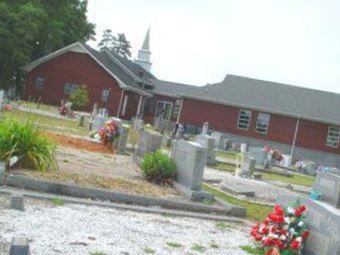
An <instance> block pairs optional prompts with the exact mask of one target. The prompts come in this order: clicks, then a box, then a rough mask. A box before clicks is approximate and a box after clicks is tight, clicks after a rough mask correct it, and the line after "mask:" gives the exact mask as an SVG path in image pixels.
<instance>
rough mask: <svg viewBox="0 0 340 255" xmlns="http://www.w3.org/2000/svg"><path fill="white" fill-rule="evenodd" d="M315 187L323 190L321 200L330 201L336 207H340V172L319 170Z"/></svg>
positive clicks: (319, 190) (320, 190)
mask: <svg viewBox="0 0 340 255" xmlns="http://www.w3.org/2000/svg"><path fill="white" fill-rule="evenodd" d="M313 189H314V190H316V191H318V192H321V200H324V201H326V202H328V203H330V204H331V205H333V206H334V207H337V208H339V207H340V173H337V172H335V171H330V172H327V173H322V172H319V173H318V174H317V176H316V179H315V183H314V186H313Z"/></svg>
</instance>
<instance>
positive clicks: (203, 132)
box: [201, 122, 209, 135]
mask: <svg viewBox="0 0 340 255" xmlns="http://www.w3.org/2000/svg"><path fill="white" fill-rule="evenodd" d="M208 130H209V122H204V123H203V127H202V132H201V135H207V134H208Z"/></svg>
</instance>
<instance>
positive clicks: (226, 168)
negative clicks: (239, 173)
mask: <svg viewBox="0 0 340 255" xmlns="http://www.w3.org/2000/svg"><path fill="white" fill-rule="evenodd" d="M212 168H214V169H217V170H221V171H225V172H229V173H231V174H233V173H235V165H232V164H227V163H223V162H218V163H216V164H215V165H214V166H213V167H212Z"/></svg>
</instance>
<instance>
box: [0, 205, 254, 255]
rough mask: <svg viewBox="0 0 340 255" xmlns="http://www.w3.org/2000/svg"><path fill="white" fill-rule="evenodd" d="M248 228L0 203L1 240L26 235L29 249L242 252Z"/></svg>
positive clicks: (83, 253) (39, 254)
mask: <svg viewBox="0 0 340 255" xmlns="http://www.w3.org/2000/svg"><path fill="white" fill-rule="evenodd" d="M247 233H248V229H246V228H245V227H243V226H239V225H227V224H226V223H223V224H221V223H220V225H219V224H218V223H216V222H214V221H206V220H199V219H190V218H175V217H165V216H161V215H154V214H143V213H135V212H130V211H121V210H115V209H105V208H98V207H87V206H81V205H74V204H67V205H63V206H59V207H56V206H53V205H51V204H49V203H47V202H46V203H45V202H40V201H33V200H29V201H28V202H27V204H26V211H25V212H19V211H14V210H8V209H4V208H1V206H0V240H1V241H6V242H9V241H10V240H11V238H12V237H14V236H26V237H28V238H29V239H30V240H31V251H32V255H46V254H49V255H54V254H58V255H59V254H70V255H78V254H79V255H87V254H96V252H97V254H106V255H109V254H110V255H111V254H112V255H113V254H125V255H126V254H130V255H133V254H214V255H218V254H232V255H241V254H246V253H245V252H243V251H242V250H241V249H240V248H239V246H241V245H249V244H250V240H249V237H248V234H247ZM177 246H179V247H177ZM99 252H102V253H99Z"/></svg>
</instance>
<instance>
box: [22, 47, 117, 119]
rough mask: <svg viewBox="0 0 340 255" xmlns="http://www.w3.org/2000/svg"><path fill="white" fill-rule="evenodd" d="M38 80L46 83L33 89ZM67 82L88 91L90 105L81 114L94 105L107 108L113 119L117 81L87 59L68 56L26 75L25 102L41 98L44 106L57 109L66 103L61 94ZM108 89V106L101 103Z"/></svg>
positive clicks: (90, 59) (115, 108) (74, 53)
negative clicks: (103, 94)
mask: <svg viewBox="0 0 340 255" xmlns="http://www.w3.org/2000/svg"><path fill="white" fill-rule="evenodd" d="M37 77H41V78H44V79H45V82H44V86H43V88H42V89H41V90H40V89H36V87H35V81H36V78H37ZM66 82H70V83H75V84H84V85H87V87H88V89H89V91H90V93H89V94H90V103H89V104H88V105H87V106H86V107H84V109H83V110H91V109H92V106H93V104H94V103H95V102H96V103H98V104H99V106H100V107H107V108H108V110H109V112H110V114H112V115H116V113H117V109H118V105H119V101H120V96H121V89H120V87H119V85H118V83H117V81H116V80H115V79H114V78H113V77H112V76H111V75H110V74H109V73H108V72H107V71H105V70H104V69H103V68H102V67H101V66H100V65H99V64H98V63H97V62H95V60H93V59H92V58H91V57H90V56H89V55H87V54H83V53H76V52H67V53H65V54H63V55H60V56H58V57H56V58H53V59H51V60H49V61H48V62H45V63H43V64H41V65H40V66H38V67H36V68H35V69H33V70H32V71H31V72H29V73H28V74H27V78H26V86H25V92H24V98H25V99H26V100H27V99H28V98H32V97H33V98H39V97H40V98H41V101H42V102H43V103H46V104H51V105H60V100H61V99H67V98H68V95H65V94H64V84H65V83H66ZM104 89H111V93H110V98H109V101H108V102H107V103H105V102H103V101H102V100H101V96H102V91H103V90H104Z"/></svg>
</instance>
